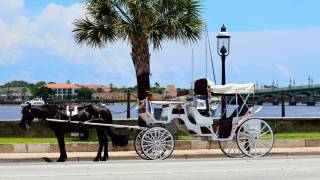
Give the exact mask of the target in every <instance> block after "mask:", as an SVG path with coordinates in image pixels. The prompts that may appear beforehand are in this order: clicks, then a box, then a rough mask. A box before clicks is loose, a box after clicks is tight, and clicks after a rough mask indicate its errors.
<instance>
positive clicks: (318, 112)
mask: <svg viewBox="0 0 320 180" xmlns="http://www.w3.org/2000/svg"><path fill="white" fill-rule="evenodd" d="M259 107H260V106H255V107H254V108H255V109H257V108H259ZM108 108H109V109H110V110H111V111H112V113H113V118H117V119H118V118H126V117H127V112H122V113H120V114H118V113H117V112H120V111H125V110H126V108H127V105H126V104H114V105H108ZM217 112H219V109H218V110H217ZM229 112H232V111H229ZM256 116H259V117H280V116H281V106H272V105H263V106H262V110H261V111H260V112H258V113H257V114H256ZM286 116H287V117H320V106H304V105H299V106H286ZM137 117H138V112H137V109H136V108H135V107H133V108H132V109H131V118H137ZM20 118H21V107H20V106H19V105H0V121H7V120H11V121H13V120H19V119H20Z"/></svg>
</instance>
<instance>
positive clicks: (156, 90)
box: [151, 82, 165, 94]
mask: <svg viewBox="0 0 320 180" xmlns="http://www.w3.org/2000/svg"><path fill="white" fill-rule="evenodd" d="M164 91H165V88H162V87H160V84H159V83H158V82H156V83H154V87H151V92H152V93H156V94H163V92H164Z"/></svg>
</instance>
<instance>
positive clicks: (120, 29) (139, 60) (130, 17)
mask: <svg viewBox="0 0 320 180" xmlns="http://www.w3.org/2000/svg"><path fill="white" fill-rule="evenodd" d="M86 10H87V14H86V16H85V18H82V19H77V20H75V22H74V25H75V28H74V30H73V32H74V38H75V41H76V42H77V43H78V44H87V45H89V46H91V47H94V48H102V47H104V46H106V45H108V44H110V43H112V42H114V41H117V40H124V41H128V42H129V43H130V44H131V48H132V50H131V57H132V61H133V64H134V67H135V72H136V77H137V85H138V98H139V99H144V98H145V97H146V91H148V90H150V80H149V76H150V53H149V44H152V46H153V48H154V49H160V48H161V43H162V42H163V41H164V40H177V41H181V42H183V43H189V42H195V41H197V40H198V39H200V36H201V32H202V24H203V23H202V20H201V18H200V10H201V5H200V0H86Z"/></svg>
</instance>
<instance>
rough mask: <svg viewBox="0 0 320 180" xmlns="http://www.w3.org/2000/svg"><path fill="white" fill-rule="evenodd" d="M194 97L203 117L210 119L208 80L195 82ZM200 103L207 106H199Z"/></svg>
mask: <svg viewBox="0 0 320 180" xmlns="http://www.w3.org/2000/svg"><path fill="white" fill-rule="evenodd" d="M194 96H195V99H194V101H195V103H196V106H197V109H198V111H199V113H200V114H201V115H202V116H206V117H210V113H209V109H210V108H209V101H208V80H207V79H206V78H203V79H198V80H196V81H195V82H194ZM198 103H201V104H203V103H204V104H205V105H204V107H203V106H199V105H198Z"/></svg>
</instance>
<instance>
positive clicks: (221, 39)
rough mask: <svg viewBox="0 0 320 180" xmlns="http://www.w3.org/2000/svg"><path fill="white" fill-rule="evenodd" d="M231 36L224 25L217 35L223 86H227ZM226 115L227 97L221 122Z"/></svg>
mask: <svg viewBox="0 0 320 180" xmlns="http://www.w3.org/2000/svg"><path fill="white" fill-rule="evenodd" d="M230 37H231V36H230V35H229V33H228V32H227V28H226V27H225V26H224V25H222V27H221V30H220V32H219V33H218V35H217V52H218V54H219V56H221V65H222V69H221V73H222V75H221V84H222V85H225V84H226V71H225V69H226V67H225V64H226V56H228V55H229V51H230ZM226 114H227V109H226V102H225V97H222V99H221V120H225V119H226Z"/></svg>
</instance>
